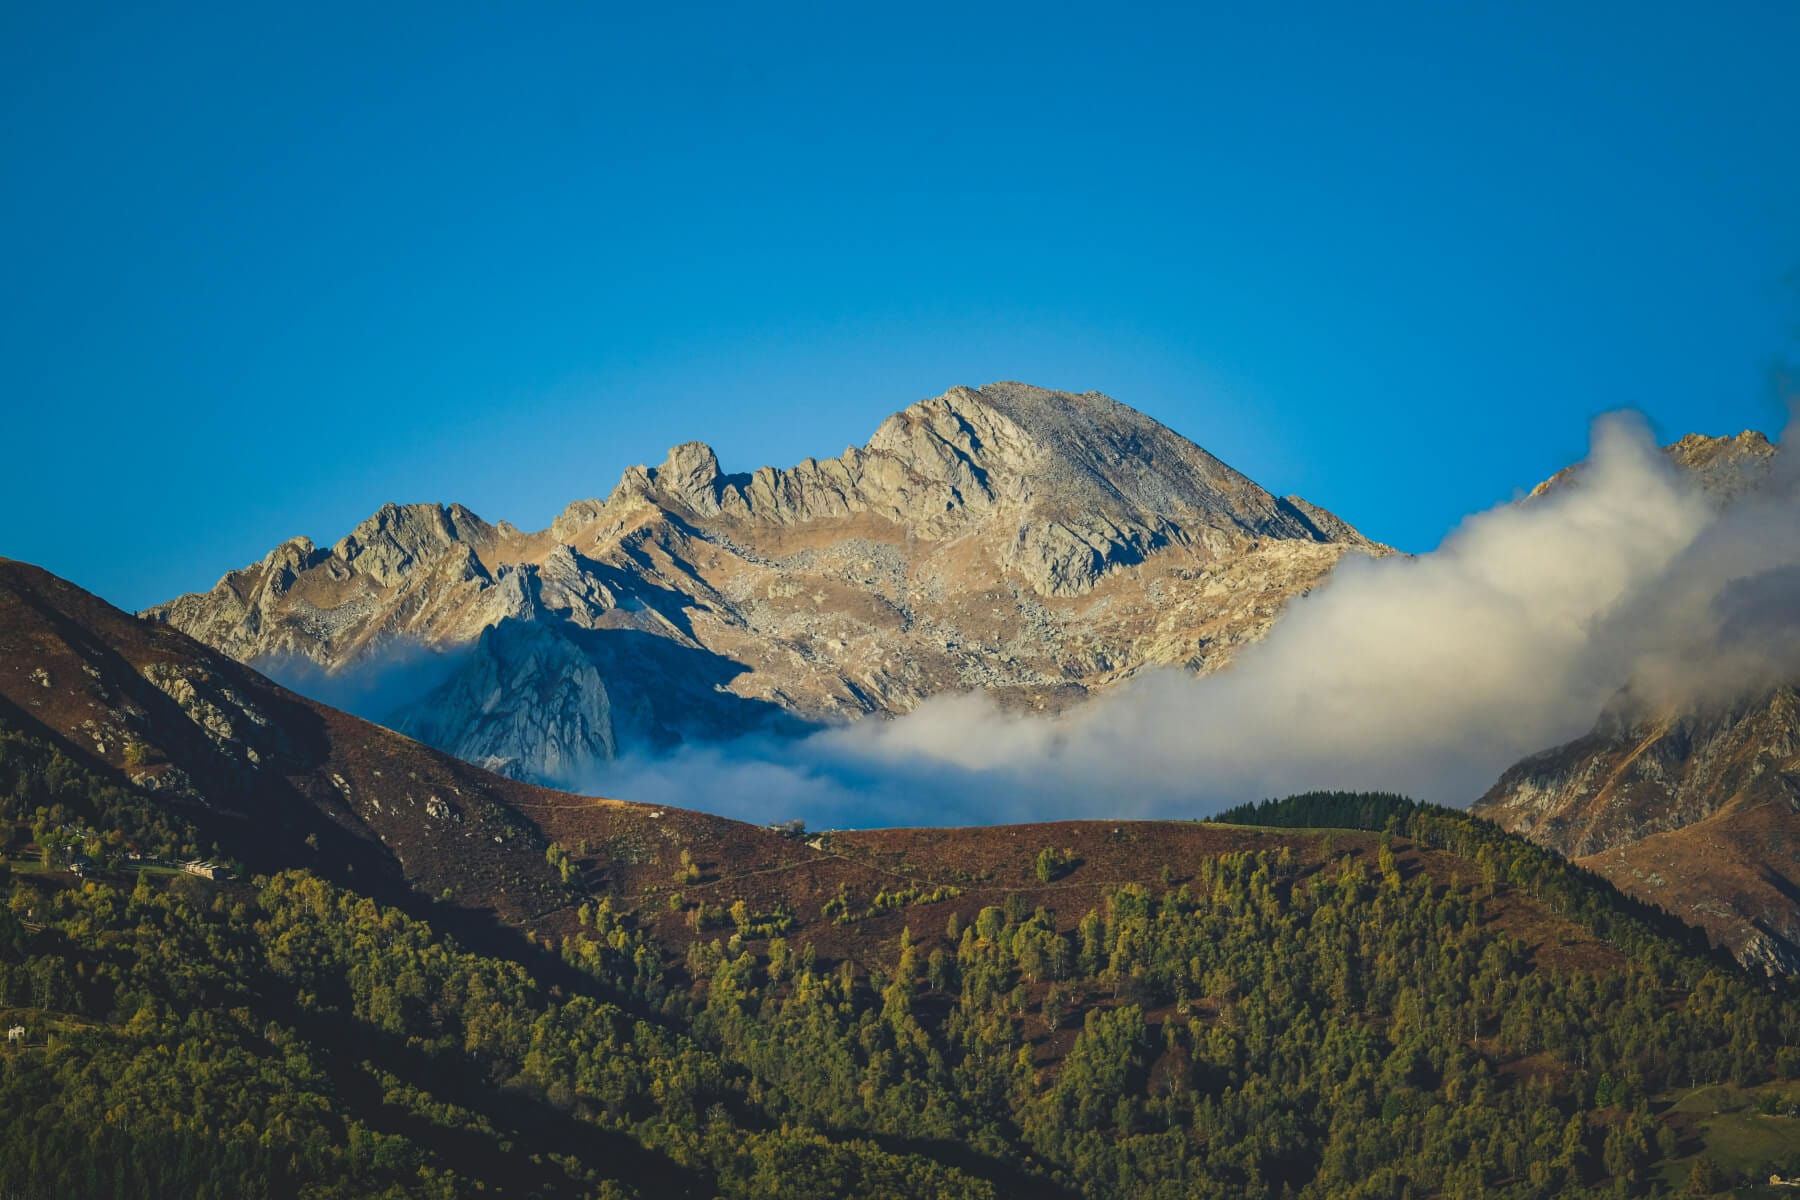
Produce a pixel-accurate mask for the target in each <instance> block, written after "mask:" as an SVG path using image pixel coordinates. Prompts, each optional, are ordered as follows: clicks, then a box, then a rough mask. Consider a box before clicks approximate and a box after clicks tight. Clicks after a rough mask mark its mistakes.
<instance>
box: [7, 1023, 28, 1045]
mask: <svg viewBox="0 0 1800 1200" xmlns="http://www.w3.org/2000/svg"><path fill="white" fill-rule="evenodd" d="M6 1040H7V1041H9V1042H22V1041H24V1040H25V1027H24V1026H23V1025H14V1026H13V1027H12V1028H11V1029H8V1030H7V1031H6Z"/></svg>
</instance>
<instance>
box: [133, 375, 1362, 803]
mask: <svg viewBox="0 0 1800 1200" xmlns="http://www.w3.org/2000/svg"><path fill="white" fill-rule="evenodd" d="M1347 552H1359V553H1385V552H1386V551H1385V548H1384V547H1380V546H1377V545H1375V544H1373V543H1370V542H1369V541H1368V540H1367V539H1365V538H1363V537H1362V536H1361V535H1360V534H1358V533H1357V532H1356V531H1355V530H1354V529H1352V528H1351V527H1350V526H1349V525H1347V524H1346V523H1344V522H1343V521H1341V520H1339V519H1338V518H1337V517H1335V516H1333V515H1331V514H1330V513H1327V512H1325V511H1323V510H1322V509H1319V508H1316V507H1315V506H1313V505H1310V504H1308V503H1307V502H1305V501H1303V500H1300V499H1298V498H1294V497H1290V498H1288V499H1281V498H1279V497H1276V496H1273V495H1271V494H1270V493H1268V492H1267V491H1265V490H1264V489H1262V488H1261V487H1259V486H1257V485H1256V484H1255V483H1254V482H1252V481H1251V480H1249V479H1247V478H1245V477H1244V476H1243V475H1241V474H1239V473H1238V472H1236V471H1234V470H1232V469H1231V468H1230V467H1228V466H1226V465H1225V464H1224V463H1222V462H1220V461H1219V460H1218V459H1216V458H1214V457H1213V456H1212V455H1210V454H1208V453H1206V452H1205V451H1204V450H1202V449H1200V448H1199V447H1198V446H1196V445H1194V444H1193V443H1191V442H1189V441H1188V440H1186V439H1185V438H1182V437H1181V436H1179V435H1178V434H1175V433H1174V432H1172V431H1170V430H1169V429H1167V428H1165V427H1164V426H1162V425H1160V424H1158V423H1157V422H1156V421H1153V420H1151V419H1150V418H1148V417H1146V416H1144V415H1143V414H1141V413H1138V412H1135V411H1133V410H1132V409H1130V408H1128V407H1126V406H1125V405H1123V404H1120V403H1118V402H1117V401H1114V400H1111V399H1109V398H1107V397H1105V396H1102V395H1100V394H1098V393H1087V394H1084V395H1072V394H1069V393H1065V392H1054V391H1047V390H1044V389H1042V388H1034V387H1029V386H1026V385H1024V384H1016V383H1001V384H993V385H990V386H988V387H985V388H981V389H971V388H954V389H952V390H951V391H949V392H947V393H945V394H944V395H943V396H940V397H937V398H936V399H932V400H925V401H921V402H919V403H917V404H915V405H913V406H912V407H910V408H908V409H906V410H905V411H903V412H900V413H897V414H895V415H894V416H892V417H890V418H888V419H887V420H886V421H885V422H883V423H882V425H881V427H880V428H879V429H877V430H876V432H875V434H874V436H873V437H872V438H870V440H869V442H868V444H867V445H865V446H863V447H852V448H850V449H848V450H846V451H845V452H844V454H843V455H841V456H840V457H838V458H833V459H826V460H823V461H819V460H813V459H807V460H805V461H804V462H802V463H800V464H799V465H798V466H796V467H794V468H792V469H789V470H785V471H782V470H776V469H774V468H770V467H765V468H763V469H761V470H759V471H756V472H755V473H753V474H750V475H726V474H723V473H722V472H721V470H720V467H719V463H718V459H717V457H716V456H715V455H714V453H713V451H712V450H711V449H710V448H709V447H707V446H706V445H704V444H702V443H699V442H690V443H687V444H684V445H681V446H677V447H675V448H674V449H673V450H671V451H670V452H669V457H668V459H667V460H666V461H665V462H664V463H663V464H662V465H661V466H658V467H650V468H646V467H633V468H631V469H630V470H628V471H626V472H625V474H624V477H623V478H622V479H621V480H620V482H619V484H618V486H617V487H616V488H614V490H613V491H612V493H611V494H610V495H609V496H608V497H607V498H606V499H605V500H604V501H599V500H588V501H581V502H578V503H575V504H572V505H570V506H569V508H568V509H567V510H566V511H565V512H563V513H562V515H560V516H559V517H558V518H557V519H556V521H555V522H554V523H553V524H552V525H551V527H550V528H549V529H547V530H544V531H541V532H538V533H532V534H527V533H522V532H520V531H519V530H517V529H514V528H513V527H511V526H509V525H506V524H504V523H502V524H499V525H489V524H488V523H486V522H484V521H482V520H481V519H480V518H478V517H476V516H475V515H474V514H472V513H470V512H469V511H468V510H466V509H464V508H461V507H460V506H455V505H453V506H450V507H448V508H444V507H439V506H437V505H409V506H404V507H395V506H389V507H386V508H383V509H382V510H381V511H380V512H378V513H376V514H375V515H374V516H372V517H371V518H369V520H367V521H365V522H363V523H362V524H361V525H359V526H357V528H356V529H355V530H354V531H352V532H351V533H350V534H349V535H348V536H347V537H345V538H344V539H343V540H342V541H340V542H338V543H337V544H336V545H335V546H333V547H331V548H330V549H323V548H319V547H315V546H314V545H313V544H312V543H311V542H309V541H307V540H306V539H304V538H299V539H295V540H293V541H290V542H287V543H284V544H283V545H282V546H279V547H277V548H276V549H275V550H274V551H272V552H271V553H270V554H269V555H268V556H267V557H266V558H265V559H264V560H263V561H262V562H261V563H258V564H254V565H252V566H250V567H247V568H245V569H244V570H242V571H234V572H232V573H231V574H229V575H227V576H226V577H225V578H224V579H222V580H221V581H220V582H219V583H218V585H217V586H216V587H214V588H213V589H212V590H211V591H210V592H206V593H197V594H193V595H188V596H183V597H180V598H179V599H176V600H173V601H171V602H169V603H167V604H163V605H159V606H157V607H155V608H153V609H150V610H149V611H148V612H147V614H146V615H148V616H151V617H153V618H155V619H157V620H160V621H165V622H167V623H169V624H172V625H174V626H176V627H178V628H180V629H182V630H184V631H186V632H188V633H190V634H192V635H193V636H195V637H197V638H199V639H201V640H202V641H205V642H207V643H208V644H210V645H213V646H215V647H217V648H219V649H221V650H223V651H225V652H226V653H228V654H231V655H232V656H234V657H236V658H239V659H241V660H244V661H246V662H256V663H263V664H268V665H269V666H270V668H271V669H274V670H276V671H277V672H283V671H288V672H291V671H293V670H294V668H295V666H296V665H297V664H298V665H304V666H305V667H306V668H307V669H309V670H313V671H315V672H323V673H324V674H323V675H322V676H321V675H318V674H314V675H312V676H311V679H312V680H313V682H315V683H317V684H318V685H319V686H320V687H322V688H326V689H329V688H330V687H332V686H334V685H335V684H342V683H345V682H346V681H354V680H356V679H358V678H363V677H373V676H375V675H379V674H381V673H382V672H384V671H385V672H389V673H390V674H391V675H392V676H394V677H400V678H403V677H404V676H405V675H406V673H407V669H408V668H409V667H410V666H413V665H416V662H415V660H409V659H408V658H407V653H408V652H409V651H411V650H414V649H416V648H417V647H424V648H426V649H428V650H431V651H440V652H445V653H446V654H447V655H448V657H446V658H443V659H439V660H436V663H435V666H436V667H437V668H439V669H437V670H435V671H426V672H423V675H424V676H426V677H427V683H428V684H429V686H427V684H425V683H422V684H419V685H417V686H415V687H413V688H412V690H411V691H410V692H408V691H407V689H406V688H405V687H404V686H402V687H400V688H399V689H398V690H399V691H401V692H406V694H404V695H403V696H400V697H399V698H398V699H395V698H394V692H395V691H396V689H395V688H391V687H389V688H383V689H381V692H380V694H381V695H382V696H383V699H382V700H380V701H369V702H368V703H365V704H364V705H363V707H362V711H363V712H364V715H369V716H374V717H377V718H379V719H381V720H383V721H384V722H386V723H389V724H392V725H394V726H395V727H397V728H400V729H403V730H406V731H408V732H412V733H416V734H417V735H418V736H420V737H422V738H424V739H426V740H428V741H430V742H431V743H432V744H434V745H437V746H440V747H444V748H446V749H450V750H453V751H454V752H455V753H457V754H459V755H462V756H463V757H465V758H468V759H470V760H471V761H475V762H480V763H483V764H485V765H488V766H490V767H492V768H494V769H496V770H501V771H504V772H506V773H508V774H511V775H514V776H516V777H519V778H528V779H536V780H540V781H557V782H564V783H567V782H571V781H578V780H580V779H581V778H582V777H583V775H584V773H585V772H586V771H587V770H588V769H589V768H591V767H592V766H593V764H595V763H597V762H602V761H605V760H606V759H608V758H610V757H612V756H613V755H614V754H615V752H616V751H617V749H618V747H619V746H621V745H626V746H639V747H642V746H659V745H667V744H669V743H672V742H674V741H678V740H689V739H699V740H706V739H714V738H721V737H729V736H733V735H736V734H741V733H744V732H746V731H751V730H758V729H771V730H797V729H801V728H804V727H806V726H807V725H809V724H812V723H819V722H839V721H843V720H847V719H853V718H856V717H859V716H862V715H865V714H869V713H890V714H891V713H899V712H904V711H907V710H908V709H910V708H912V707H913V706H914V705H916V704H917V703H919V701H921V700H922V699H924V698H926V697H928V696H932V695H935V694H939V693H942V692H951V691H963V690H970V689H976V688H980V689H985V690H988V691H990V692H993V693H995V694H996V695H998V696H999V697H1000V698H1001V699H1002V700H1003V701H1005V702H1009V703H1012V704H1015V705H1018V706H1021V707H1027V708H1045V709H1053V708H1058V707H1062V706H1064V705H1066V704H1068V703H1070V702H1072V701H1074V700H1076V699H1078V698H1080V697H1082V696H1085V695H1087V694H1089V693H1091V692H1094V691H1099V690H1103V689H1105V688H1107V687H1109V686H1111V685H1113V684H1115V683H1117V682H1119V681H1120V680H1123V679H1125V678H1127V677H1129V676H1131V675H1132V674H1134V673H1135V672H1137V671H1139V670H1141V669H1142V668H1144V667H1146V666H1156V665H1170V664H1173V665H1181V666H1185V667H1188V668H1191V669H1194V670H1210V669H1213V668H1215V667H1217V666H1220V665H1222V664H1223V663H1225V662H1226V661H1228V660H1229V658H1230V657H1231V654H1232V652H1233V650H1234V648H1235V647H1236V646H1238V645H1240V644H1242V643H1244V642H1246V641H1251V640H1254V639H1256V638H1258V637H1260V636H1261V635H1262V634H1263V633H1264V632H1265V631H1266V630H1267V628H1268V626H1269V624H1270V623H1271V622H1272V621H1273V620H1274V618H1275V615H1276V614H1277V613H1278V612H1279V611H1280V609H1281V607H1282V606H1283V604H1285V603H1286V601H1287V600H1289V599H1290V598H1292V597H1293V596H1296V595H1299V594H1301V593H1303V592H1305V591H1306V590H1307V589H1309V588H1311V587H1313V586H1314V585H1316V584H1317V583H1318V582H1319V581H1320V580H1321V579H1323V578H1324V576H1325V574H1326V573H1327V572H1328V571H1329V570H1330V568H1331V567H1332V565H1333V564H1334V563H1336V562H1337V560H1338V559H1339V558H1340V557H1341V556H1342V555H1343V554H1345V553H1347ZM397 664H399V665H397ZM446 667H447V668H449V669H450V670H451V672H452V673H451V674H450V675H449V676H448V677H447V678H446V677H445V675H444V671H443V670H442V668H446ZM552 677H554V679H555V681H556V682H555V683H554V684H551V683H550V682H549V680H550V678H552Z"/></svg>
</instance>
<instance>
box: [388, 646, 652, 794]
mask: <svg viewBox="0 0 1800 1200" xmlns="http://www.w3.org/2000/svg"><path fill="white" fill-rule="evenodd" d="M398 728H399V730H400V732H401V733H407V734H411V735H412V736H413V737H416V738H418V739H419V740H420V741H422V742H426V743H428V744H430V745H433V746H437V747H439V748H440V749H444V750H448V751H449V752H450V753H452V754H454V755H456V756H457V757H458V758H462V759H467V760H468V761H469V762H472V763H474V764H476V765H477V766H480V767H485V768H487V769H488V770H490V771H496V772H499V773H501V774H507V775H513V776H515V777H516V776H517V775H519V774H521V773H523V772H522V771H521V765H522V764H529V769H530V773H531V774H533V775H536V776H538V777H541V778H543V779H549V780H555V781H557V782H567V783H575V782H579V781H580V778H581V775H582V772H584V771H586V770H588V769H590V768H591V767H592V765H593V764H594V763H596V762H603V761H606V760H608V759H611V758H612V757H614V755H615V754H616V752H617V749H618V748H617V745H616V744H615V742H614V740H613V721H612V701H611V699H610V698H609V697H608V696H607V693H606V684H605V683H604V682H602V681H601V679H600V672H599V671H598V670H597V669H596V668H595V666H594V664H593V662H592V661H591V660H590V659H589V658H588V657H587V656H586V655H585V654H583V653H582V651H581V650H580V649H579V648H578V647H577V646H576V645H575V644H574V643H573V642H571V641H570V640H569V639H568V638H567V637H565V636H564V635H563V634H561V633H559V632H558V631H557V630H556V629H555V628H553V627H552V626H549V625H545V624H543V623H541V622H538V621H515V620H506V621H502V622H500V623H499V624H498V625H491V626H489V627H488V628H487V629H484V630H483V631H482V633H481V638H480V641H479V642H478V644H477V646H476V649H475V652H474V653H473V654H472V655H470V656H469V658H468V659H467V661H466V662H465V664H464V666H463V669H462V670H460V671H458V672H457V673H456V674H455V675H454V676H452V678H451V679H450V681H449V682H448V683H446V684H444V685H443V686H442V687H441V688H439V689H438V690H437V691H435V692H433V693H432V694H431V695H430V696H429V697H428V698H427V699H426V701H425V702H424V703H423V704H421V705H418V706H417V707H414V708H413V709H411V710H410V711H408V712H407V713H406V714H404V717H403V719H402V720H401V721H400V723H399V725H398Z"/></svg>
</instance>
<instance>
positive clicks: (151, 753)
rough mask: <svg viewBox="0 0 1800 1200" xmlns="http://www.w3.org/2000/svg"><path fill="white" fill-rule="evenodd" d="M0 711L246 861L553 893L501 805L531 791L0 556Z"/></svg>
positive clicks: (389, 892)
mask: <svg viewBox="0 0 1800 1200" xmlns="http://www.w3.org/2000/svg"><path fill="white" fill-rule="evenodd" d="M0 723H5V724H12V725H17V726H19V727H21V728H22V729H23V730H24V731H26V732H28V733H31V732H37V733H42V734H47V735H49V736H50V737H52V738H54V739H55V740H56V741H58V742H59V743H60V744H62V745H64V746H66V747H68V749H69V750H70V751H71V752H72V753H74V754H77V755H80V756H82V757H83V758H85V759H86V760H87V761H88V762H90V763H93V764H96V765H99V766H103V767H106V768H109V769H111V770H113V771H115V772H117V773H118V775H119V776H120V777H121V778H122V780H124V781H128V782H129V783H130V784H131V785H132V786H134V787H136V788H138V789H141V790H142V791H143V792H144V793H147V794H148V795H150V796H152V797H154V798H156V799H157V800H158V801H159V802H160V803H164V804H166V805H168V806H169V807H170V808H171V810H172V811H175V812H178V813H180V814H181V815H182V816H183V817H185V818H186V819H187V820H189V821H191V822H192V823H193V824H194V825H196V826H197V827H199V829H200V830H201V831H202V833H203V834H204V835H205V836H206V837H207V838H209V839H212V840H215V841H217V842H218V843H219V844H220V845H221V847H223V848H224V849H225V851H226V852H227V853H229V854H231V855H233V856H235V857H239V858H241V859H243V860H244V861H245V862H247V863H248V864H249V865H250V866H251V867H252V868H253V869H258V870H268V869H276V868H280V867H286V866H307V867H311V868H312V869H314V870H317V871H319V872H320V873H321V874H324V875H326V876H328V877H330V878H333V879H339V880H343V881H345V882H348V883H350V884H352V885H354V886H356V887H358V888H359V889H361V890H364V891H367V892H370V893H372V894H376V895H383V896H387V897H389V898H396V897H399V896H401V895H403V894H404V893H406V892H409V891H416V892H417V893H418V894H421V895H426V896H432V897H436V896H438V895H440V894H448V895H450V896H453V897H455V898H456V900H457V902H458V903H459V904H460V905H462V906H465V907H469V908H472V909H478V910H487V909H492V910H493V911H495V912H496V913H497V914H498V915H499V916H501V917H502V918H503V919H507V920H520V919H524V918H527V917H530V916H533V915H536V914H537V913H539V912H541V911H543V910H545V909H547V908H554V907H556V906H559V905H561V904H563V903H566V897H565V894H564V890H563V888H562V886H561V884H560V882H559V881H558V879H557V877H556V873H555V871H553V870H552V869H551V868H550V866H549V864H548V863H546V862H545V860H544V838H543V836H542V834H541V833H540V832H539V831H538V829H537V828H536V827H535V826H534V825H533V824H532V822H530V821H529V820H527V819H525V818H523V817H521V816H520V814H519V811H518V810H517V809H515V808H514V807H513V804H514V802H515V801H517V800H521V799H528V798H530V797H531V796H532V795H533V794H534V793H536V789H533V788H530V787H526V786H524V785H521V784H518V783H515V782H513V781H511V780H506V779H500V778H497V777H495V776H492V775H489V774H487V773H485V772H483V771H480V770H477V769H475V768H473V767H470V766H468V765H467V764H465V763H462V762H459V761H457V760H456V759H454V758H451V757H450V756H448V755H444V754H440V753H438V752H436V751H433V750H431V749H429V748H428V747H425V746H422V745H420V744H419V743H417V742H415V741H413V740H411V739H409V738H405V737H402V736H400V735H398V734H396V733H393V732H390V731H389V730H386V729H383V728H381V727H379V726H376V725H371V724H369V723H368V722H366V721H362V720H359V719H357V718H355V717H352V716H349V715H347V714H344V713H340V712H337V711H335V710H333V709H330V708H326V707H325V706H323V705H320V704H316V703H314V702H312V701H310V700H307V699H305V698H303V697H300V696H297V695H294V694H293V693H292V692H289V691H287V690H286V689H285V688H281V687H279V686H277V685H275V684H273V683H271V682H270V681H269V680H267V679H265V678H263V677H262V676H260V675H258V674H257V673H256V672H254V671H252V670H250V669H248V668H246V667H244V666H243V665H242V664H240V663H237V662H235V661H233V660H232V659H230V658H227V657H226V656H225V655H223V654H220V653H218V652H217V651H214V650H211V649H209V648H207V647H205V646H202V645H200V644H199V643H197V642H195V641H194V640H193V639H191V638H189V637H187V636H186V635H185V634H182V633H179V632H177V631H176V630H173V629H169V628H167V627H164V626H160V625H156V624H153V623H150V622H146V621H142V620H139V619H137V618H135V617H133V616H131V615H130V614H128V613H124V612H120V611H119V610H118V609H115V608H113V607H112V606H111V605H109V604H107V603H106V602H104V601H102V600H100V599H99V598H97V597H95V596H92V595H90V594H89V593H87V592H84V591H82V590H81V589H80V588H78V587H75V586H74V585H73V584H70V583H68V582H66V581H64V580H62V579H59V578H57V577H56V576H54V575H51V574H50V573H49V572H47V571H43V570H40V569H39V568H37V567H33V566H30V565H28V564H25V563H20V562H14V561H12V560H10V559H0ZM446 889H448V892H447V893H446Z"/></svg>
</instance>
